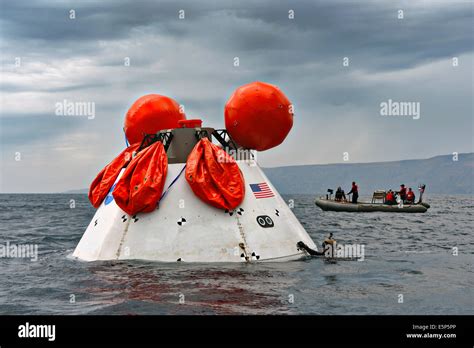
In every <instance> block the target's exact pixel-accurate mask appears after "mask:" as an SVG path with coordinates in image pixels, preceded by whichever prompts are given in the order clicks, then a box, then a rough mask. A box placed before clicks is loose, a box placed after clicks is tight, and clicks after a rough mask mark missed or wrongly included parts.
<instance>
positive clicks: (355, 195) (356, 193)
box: [347, 181, 359, 203]
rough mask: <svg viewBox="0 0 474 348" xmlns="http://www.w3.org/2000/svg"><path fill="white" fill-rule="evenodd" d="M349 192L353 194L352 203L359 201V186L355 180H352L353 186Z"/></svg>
mask: <svg viewBox="0 0 474 348" xmlns="http://www.w3.org/2000/svg"><path fill="white" fill-rule="evenodd" d="M347 194H348V195H350V194H352V203H357V199H358V198H359V187H358V186H357V185H356V183H355V181H353V182H352V188H351V190H350V191H349V192H348V193H347Z"/></svg>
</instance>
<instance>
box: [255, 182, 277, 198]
mask: <svg viewBox="0 0 474 348" xmlns="http://www.w3.org/2000/svg"><path fill="white" fill-rule="evenodd" d="M250 188H251V189H252V192H253V194H254V195H255V198H257V199H259V198H270V197H274V196H275V195H274V194H273V192H272V190H271V189H270V187H268V185H267V183H266V182H261V183H259V184H250Z"/></svg>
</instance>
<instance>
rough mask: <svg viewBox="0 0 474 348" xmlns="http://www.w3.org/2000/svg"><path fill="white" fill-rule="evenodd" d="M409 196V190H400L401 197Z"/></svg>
mask: <svg viewBox="0 0 474 348" xmlns="http://www.w3.org/2000/svg"><path fill="white" fill-rule="evenodd" d="M406 195H407V189H406V188H405V187H404V188H402V189H401V190H400V197H406Z"/></svg>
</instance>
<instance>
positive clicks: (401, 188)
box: [398, 184, 407, 202]
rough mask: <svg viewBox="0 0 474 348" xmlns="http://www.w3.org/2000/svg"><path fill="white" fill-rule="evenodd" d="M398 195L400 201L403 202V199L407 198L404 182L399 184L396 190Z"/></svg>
mask: <svg viewBox="0 0 474 348" xmlns="http://www.w3.org/2000/svg"><path fill="white" fill-rule="evenodd" d="M398 195H399V196H400V199H401V200H402V202H405V200H406V199H407V189H406V187H405V185H404V184H401V185H400V191H398Z"/></svg>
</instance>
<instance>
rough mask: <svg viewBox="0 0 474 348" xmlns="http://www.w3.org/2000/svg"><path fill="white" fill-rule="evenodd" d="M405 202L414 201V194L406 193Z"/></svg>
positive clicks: (411, 192)
mask: <svg viewBox="0 0 474 348" xmlns="http://www.w3.org/2000/svg"><path fill="white" fill-rule="evenodd" d="M407 200H409V201H414V200H415V194H414V193H413V191H408V192H407Z"/></svg>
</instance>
